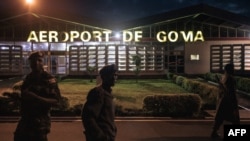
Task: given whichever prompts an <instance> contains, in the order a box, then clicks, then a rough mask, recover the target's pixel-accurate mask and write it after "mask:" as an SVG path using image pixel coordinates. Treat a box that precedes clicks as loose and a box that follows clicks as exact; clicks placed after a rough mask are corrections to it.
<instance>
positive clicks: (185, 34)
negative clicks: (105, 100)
mask: <svg viewBox="0 0 250 141" xmlns="http://www.w3.org/2000/svg"><path fill="white" fill-rule="evenodd" d="M121 34H122V41H123V42H140V41H141V39H142V38H143V31H123V32H122V33H121ZM111 35H112V31H91V32H90V31H82V32H79V31H69V32H58V31H38V32H36V31H31V32H30V34H29V37H28V39H27V42H74V41H76V40H78V41H79V40H81V41H83V42H89V41H93V40H94V41H98V42H109V40H110V37H111ZM179 38H182V39H183V40H184V41H185V42H196V41H204V37H203V34H202V31H196V32H194V31H169V32H167V31H159V32H157V34H156V40H157V41H158V42H176V41H178V39H179Z"/></svg>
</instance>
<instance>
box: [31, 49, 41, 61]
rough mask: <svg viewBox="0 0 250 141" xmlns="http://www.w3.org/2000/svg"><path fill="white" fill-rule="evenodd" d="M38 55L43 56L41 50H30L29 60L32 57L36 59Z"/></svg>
mask: <svg viewBox="0 0 250 141" xmlns="http://www.w3.org/2000/svg"><path fill="white" fill-rule="evenodd" d="M39 57H44V54H43V52H41V51H35V52H32V53H31V54H30V56H29V58H28V59H29V60H33V59H36V58H39Z"/></svg>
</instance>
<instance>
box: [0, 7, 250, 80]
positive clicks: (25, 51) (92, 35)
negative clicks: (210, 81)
mask: <svg viewBox="0 0 250 141" xmlns="http://www.w3.org/2000/svg"><path fill="white" fill-rule="evenodd" d="M86 23H87V22H86ZM86 23H85V22H84V21H81V22H75V21H72V20H65V19H61V18H55V17H49V16H45V15H39V14H35V13H25V14H21V15H19V16H15V17H10V18H6V19H2V20H0V24H1V27H0V76H1V75H2V76H5V75H25V74H27V73H28V72H29V71H30V70H29V64H28V61H27V58H28V55H29V54H30V53H31V52H32V51H43V52H45V54H46V57H45V60H44V62H45V65H46V66H45V69H47V71H49V72H51V73H53V74H60V75H75V76H79V75H88V69H90V68H95V73H96V74H97V73H98V70H99V69H100V68H101V67H103V66H104V65H107V64H116V65H117V66H118V71H119V75H121V76H130V75H134V69H135V64H134V62H133V56H135V55H137V56H140V58H141V72H140V74H141V75H144V76H150V77H151V76H162V75H165V74H166V72H173V73H184V74H188V75H196V74H204V73H207V72H222V70H223V67H224V65H225V64H226V63H234V64H235V68H236V72H237V73H239V74H242V75H247V74H249V73H250V19H249V18H246V17H243V16H241V15H237V14H234V13H230V12H227V11H223V10H221V9H217V8H214V7H210V6H208V5H195V6H191V7H187V8H183V9H179V10H174V11H170V12H166V13H162V14H159V15H154V16H150V17H146V18H142V19H138V20H134V21H131V22H128V23H122V24H120V25H119V26H120V27H119V29H120V30H119V31H115V30H114V29H113V27H112V26H105V25H103V26H100V25H99V26H96V25H95V24H93V25H90V24H86Z"/></svg>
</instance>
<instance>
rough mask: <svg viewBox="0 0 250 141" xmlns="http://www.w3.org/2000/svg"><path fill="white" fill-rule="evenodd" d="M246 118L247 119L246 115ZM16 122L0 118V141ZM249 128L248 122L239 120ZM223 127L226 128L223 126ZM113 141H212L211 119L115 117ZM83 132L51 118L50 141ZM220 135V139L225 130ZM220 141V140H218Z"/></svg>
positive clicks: (77, 139)
mask: <svg viewBox="0 0 250 141" xmlns="http://www.w3.org/2000/svg"><path fill="white" fill-rule="evenodd" d="M248 116H249V115H248ZM17 119H18V117H16V118H13V117H12V118H6V117H0V140H1V141H13V131H14V130H15V128H16V125H17ZM241 123H242V124H247V125H249V126H250V118H246V117H244V118H242V119H241ZM224 124H229V123H227V122H225V123H224ZM116 125H117V128H118V134H117V138H116V141H214V140H215V139H211V138H210V132H211V127H212V125H213V118H208V119H202V120H195V119H192V120H186V119H178V120H174V119H171V118H145V117H137V118H131V117H117V118H116ZM83 130H84V128H83V126H82V122H81V120H80V118H79V117H68V118H65V117H64V118H60V117H59V118H56V117H53V121H52V128H51V133H50V134H49V136H48V138H49V141H85V137H84V135H83V132H82V131H83ZM220 133H221V134H222V135H223V133H224V126H222V127H221V129H220ZM217 140H223V139H217Z"/></svg>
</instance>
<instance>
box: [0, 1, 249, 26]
mask: <svg viewBox="0 0 250 141" xmlns="http://www.w3.org/2000/svg"><path fill="white" fill-rule="evenodd" d="M0 1H1V2H0V8H1V9H0V10H1V18H4V17H8V16H14V15H18V14H21V13H24V12H27V10H28V6H27V5H26V4H25V0H0ZM34 1H35V4H34V5H32V12H36V13H40V14H44V15H48V16H58V15H61V16H60V17H63V15H64V14H68V15H72V16H75V17H91V18H94V19H97V20H113V21H129V20H133V19H137V18H143V17H147V16H151V15H154V14H159V13H164V12H167V11H170V10H174V9H179V8H182V7H187V6H191V5H195V4H200V3H205V4H208V5H211V6H214V7H218V8H221V9H225V10H228V11H231V12H234V13H239V14H242V15H245V16H248V17H250V1H249V0H34Z"/></svg>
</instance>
